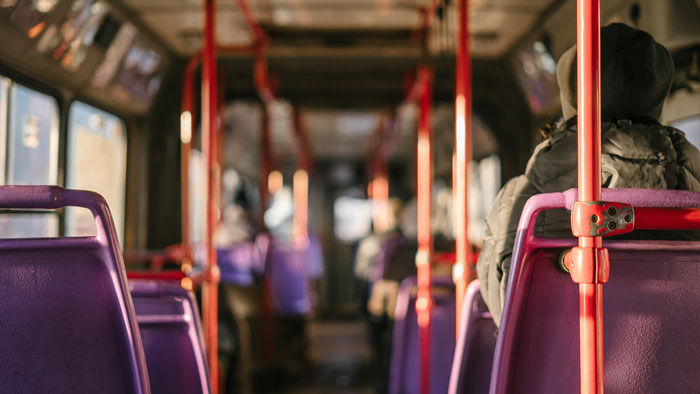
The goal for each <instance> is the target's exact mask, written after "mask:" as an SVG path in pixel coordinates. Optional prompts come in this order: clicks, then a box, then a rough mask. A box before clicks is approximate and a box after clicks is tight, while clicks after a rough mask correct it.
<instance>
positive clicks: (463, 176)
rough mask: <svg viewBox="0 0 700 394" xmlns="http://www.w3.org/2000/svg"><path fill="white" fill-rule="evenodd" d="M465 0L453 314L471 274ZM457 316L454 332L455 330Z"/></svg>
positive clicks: (461, 9)
mask: <svg viewBox="0 0 700 394" xmlns="http://www.w3.org/2000/svg"><path fill="white" fill-rule="evenodd" d="M468 22H469V2H468V0H458V1H457V64H456V75H455V151H454V154H455V159H454V161H453V169H452V171H453V174H454V177H453V180H454V204H455V205H454V206H455V211H454V212H455V225H454V226H455V228H454V230H455V241H456V242H455V243H456V251H457V256H456V257H457V261H456V263H455V266H454V269H453V279H454V282H455V287H456V306H457V316H459V315H460V314H461V312H462V303H463V302H464V295H465V293H466V290H467V285H468V284H469V282H471V281H472V279H473V277H474V275H473V270H472V267H471V265H470V262H471V260H472V259H471V248H470V245H469V227H468V226H469V216H468V215H469V209H468V207H469V204H468V193H469V178H468V177H469V171H468V165H469V160H470V159H471V108H472V94H471V89H472V87H471V54H470V51H469V50H470V48H469V25H468ZM460 321H461V319H457V327H456V333H459V323H460Z"/></svg>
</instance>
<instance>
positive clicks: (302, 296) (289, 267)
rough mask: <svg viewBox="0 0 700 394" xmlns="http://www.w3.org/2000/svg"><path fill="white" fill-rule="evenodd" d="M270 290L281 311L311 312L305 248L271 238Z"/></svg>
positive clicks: (284, 312) (276, 305) (294, 313)
mask: <svg viewBox="0 0 700 394" xmlns="http://www.w3.org/2000/svg"><path fill="white" fill-rule="evenodd" d="M267 264H269V273H270V277H271V283H272V286H271V287H272V293H273V299H274V302H275V307H276V309H277V312H279V313H280V314H281V315H306V314H308V313H310V312H311V283H310V280H311V279H310V278H309V273H308V258H307V252H306V249H297V248H295V247H294V246H292V245H289V244H284V243H282V242H280V241H273V243H272V245H271V247H270V251H269V254H268V262H267Z"/></svg>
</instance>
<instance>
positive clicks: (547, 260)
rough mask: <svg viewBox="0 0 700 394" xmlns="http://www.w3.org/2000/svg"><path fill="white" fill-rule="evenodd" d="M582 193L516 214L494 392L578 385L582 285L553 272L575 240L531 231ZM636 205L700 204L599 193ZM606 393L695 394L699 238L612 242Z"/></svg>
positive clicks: (655, 193) (685, 197) (681, 196)
mask: <svg viewBox="0 0 700 394" xmlns="http://www.w3.org/2000/svg"><path fill="white" fill-rule="evenodd" d="M575 199H576V190H569V191H567V192H565V193H552V194H543V195H538V196H535V197H532V198H531V199H530V200H529V201H528V202H527V204H526V206H525V208H524V210H523V215H522V217H521V219H520V226H519V230H518V236H517V239H516V247H515V250H514V254H513V264H512V267H511V277H510V282H509V283H508V288H507V296H506V302H505V308H504V314H503V321H502V324H501V327H500V329H499V337H498V341H497V345H496V353H495V356H494V365H493V371H494V374H493V377H492V381H491V390H490V392H491V393H492V394H497V393H498V394H502V393H543V394H547V393H557V394H559V393H576V392H578V391H579V382H580V379H579V325H578V311H579V301H578V286H577V285H576V284H575V283H573V282H572V281H571V279H570V278H569V276H568V275H566V274H563V273H560V272H559V271H557V269H556V268H555V261H557V259H558V256H559V255H560V253H561V252H562V250H564V249H566V248H569V247H571V246H573V245H575V244H576V240H575V239H540V238H536V237H535V236H534V235H533V228H534V224H535V219H536V216H537V214H538V213H539V212H541V211H542V210H545V209H555V208H568V209H571V207H572V205H573V202H574V200H575ZM603 199H604V200H606V201H618V202H625V203H629V204H631V205H632V206H636V207H700V193H693V192H684V191H667V190H666V191H661V190H634V189H627V190H625V189H616V190H603ZM604 246H605V247H607V248H608V249H609V251H610V260H611V261H610V280H609V282H608V283H607V284H606V285H605V286H604V291H603V300H604V333H605V340H604V342H605V352H604V358H605V391H606V393H607V394H623V393H625V394H627V393H696V392H698V382H700V341H698V338H700V242H696V241H693V242H688V241H623V240H611V239H606V240H605V241H604Z"/></svg>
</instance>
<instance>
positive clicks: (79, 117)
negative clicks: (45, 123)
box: [66, 102, 126, 240]
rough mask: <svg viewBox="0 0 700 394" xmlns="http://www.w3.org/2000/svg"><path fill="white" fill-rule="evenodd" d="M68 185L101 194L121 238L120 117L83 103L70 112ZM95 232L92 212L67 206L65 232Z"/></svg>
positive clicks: (123, 167) (122, 159) (123, 182)
mask: <svg viewBox="0 0 700 394" xmlns="http://www.w3.org/2000/svg"><path fill="white" fill-rule="evenodd" d="M68 116H69V118H68V149H67V155H66V187H67V188H69V189H82V190H90V191H94V192H96V193H99V194H101V195H102V196H103V197H104V198H105V200H106V201H107V204H108V205H109V209H110V211H111V212H112V217H113V218H114V225H115V228H116V230H117V234H118V235H119V237H120V240H121V239H123V232H124V190H125V187H126V129H125V127H124V122H122V121H121V119H119V118H118V117H116V116H114V115H112V114H109V113H107V112H104V111H102V110H100V109H97V108H94V107H92V106H89V105H87V104H84V103H81V102H74V103H73V104H71V107H70V112H69V114H68ZM94 233H95V227H94V224H93V218H92V214H90V212H89V211H87V210H84V209H77V208H67V209H66V235H68V236H76V235H91V234H94Z"/></svg>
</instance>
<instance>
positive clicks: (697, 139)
mask: <svg viewBox="0 0 700 394" xmlns="http://www.w3.org/2000/svg"><path fill="white" fill-rule="evenodd" d="M671 126H673V127H675V128H677V129H678V130H681V131H682V132H684V133H685V137H686V138H687V139H688V141H690V142H692V143H693V145H695V147H697V148H700V114H699V115H695V116H691V117H688V118H685V119H681V120H677V121H675V122H673V123H671Z"/></svg>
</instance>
